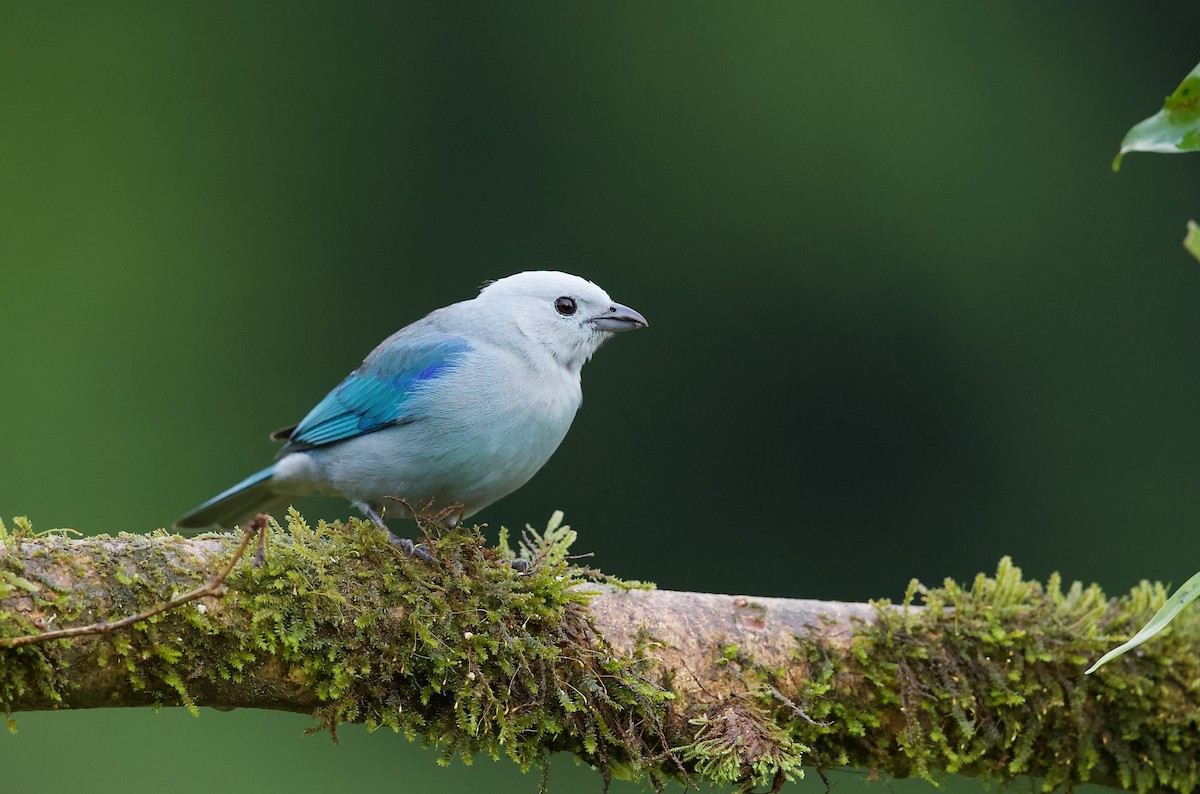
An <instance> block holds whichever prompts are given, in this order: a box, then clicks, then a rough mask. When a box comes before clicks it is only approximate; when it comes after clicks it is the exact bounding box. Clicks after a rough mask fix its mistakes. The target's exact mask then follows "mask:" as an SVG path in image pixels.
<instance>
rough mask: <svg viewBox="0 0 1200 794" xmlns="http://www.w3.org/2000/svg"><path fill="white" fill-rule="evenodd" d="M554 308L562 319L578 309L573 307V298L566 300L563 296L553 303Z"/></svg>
mask: <svg viewBox="0 0 1200 794" xmlns="http://www.w3.org/2000/svg"><path fill="white" fill-rule="evenodd" d="M554 308H555V309H557V310H558V313H559V314H561V315H562V316H563V317H570V316H571V315H572V314H574V313H575V310H576V309H578V308H579V307H578V306H576V305H575V299H574V298H568V297H566V296H565V295H564V296H563V297H561V298H559V299H558V300H556V301H555V302H554Z"/></svg>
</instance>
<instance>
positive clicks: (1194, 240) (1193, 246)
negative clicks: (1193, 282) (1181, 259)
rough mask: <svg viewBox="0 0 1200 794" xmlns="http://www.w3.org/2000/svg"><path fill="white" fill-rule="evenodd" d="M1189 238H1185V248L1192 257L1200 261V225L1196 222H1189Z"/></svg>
mask: <svg viewBox="0 0 1200 794" xmlns="http://www.w3.org/2000/svg"><path fill="white" fill-rule="evenodd" d="M1187 229H1188V230H1187V236H1186V237H1184V238H1183V247H1184V248H1186V249H1187V252H1188V253H1189V254H1191V255H1192V256H1194V257H1196V258H1197V259H1200V225H1197V224H1196V222H1195V221H1188V227H1187Z"/></svg>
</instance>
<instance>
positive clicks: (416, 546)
mask: <svg viewBox="0 0 1200 794" xmlns="http://www.w3.org/2000/svg"><path fill="white" fill-rule="evenodd" d="M384 529H385V530H387V539H388V543H390V544H392V545H393V546H395V547H396V548H398V549H400V551H402V552H404V553H405V554H407V555H408V556H409V557H415V558H417V559H418V560H420V561H421V562H427V563H431V564H432V563H434V562H437V561H436V560H435V559H434V558H433V555H432V554H430V553H429V552H428V551H427V550H426V549H425V547H424V546H422V545H421V544H420V543H413V542H412V539H411V538H401V537H398V536H396V535H393V534H392V531H391V530H390V529H387V528H386V527H384Z"/></svg>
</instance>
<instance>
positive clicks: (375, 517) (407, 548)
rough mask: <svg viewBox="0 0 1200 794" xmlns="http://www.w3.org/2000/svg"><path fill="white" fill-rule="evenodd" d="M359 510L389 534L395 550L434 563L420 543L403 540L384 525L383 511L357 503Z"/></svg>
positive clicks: (407, 539) (389, 541)
mask: <svg viewBox="0 0 1200 794" xmlns="http://www.w3.org/2000/svg"><path fill="white" fill-rule="evenodd" d="M356 505H357V507H358V509H359V510H362V511H363V514H364V515H365V516H366V517H367V518H368V519H370V521H371V523H372V524H374V525H375V526H377V527H379V528H380V529H382V530H383V531H384V532H385V533H387V540H388V543H389V544H391V545H392V546H393V547H394V548H397V549H399V550H400V551H402V552H404V553H405V554H407V555H408V556H409V557H415V558H416V559H418V560H420V561H421V562H428V563H433V562H435V560H434V559H433V555H432V554H430V553H429V552H428V551H427V550H426V549H425V547H424V546H422V545H421V544H420V543H413V542H412V540H411V539H410V538H402V537H400V536H399V535H394V534H392V530H390V529H388V525H387V524H385V523H383V515H382V512H383V511H382V510H379V509H376V508H375V507H374V506H372V505H369V504H365V503H362V502H357V503H356Z"/></svg>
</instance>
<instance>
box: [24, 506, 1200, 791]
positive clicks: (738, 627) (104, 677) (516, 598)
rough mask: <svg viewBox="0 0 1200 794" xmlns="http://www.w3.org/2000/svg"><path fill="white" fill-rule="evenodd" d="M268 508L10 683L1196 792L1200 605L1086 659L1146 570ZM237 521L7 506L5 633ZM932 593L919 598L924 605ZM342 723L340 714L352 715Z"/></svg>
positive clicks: (584, 753)
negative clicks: (248, 553)
mask: <svg viewBox="0 0 1200 794" xmlns="http://www.w3.org/2000/svg"><path fill="white" fill-rule="evenodd" d="M288 524H289V526H288V529H289V532H288V533H287V534H284V533H282V532H279V531H276V532H273V533H272V534H271V537H270V540H269V544H268V547H267V555H266V561H265V563H264V564H263V565H261V566H258V567H252V566H251V565H249V564H248V563H246V562H243V563H242V564H240V565H239V566H238V567H236V568H235V569H234V570H233V571H232V572H230V573H229V575H228V577H227V579H226V580H225V586H226V588H227V592H226V594H225V595H224V597H222V598H215V597H206V598H202V599H200V600H198V601H194V602H191V603H188V604H184V605H183V606H181V607H179V608H177V609H173V610H170V611H167V612H163V613H161V614H157V615H154V616H153V617H151V618H149V619H148V620H145V621H142V622H139V623H137V624H135V625H134V626H132V627H130V628H129V629H127V630H125V631H123V632H119V633H110V634H104V635H96V636H89V637H77V638H73V639H67V640H58V641H54V642H51V643H46V644H38V645H26V646H22V647H0V711H4V712H6V713H8V714H9V715H11V714H13V713H15V712H20V711H28V710H38V709H58V708H91V707H102V706H143V705H159V704H162V705H184V706H186V707H188V708H190V709H192V710H195V709H196V707H197V706H202V705H210V706H215V707H220V708H229V707H256V708H270V709H282V710H287V711H298V712H308V713H312V714H313V715H314V716H315V718H316V721H317V722H316V724H317V726H319V727H323V728H327V729H329V730H330V731H334V732H335V731H336V728H337V726H338V725H339V724H341V723H344V722H360V723H366V724H367V725H369V726H387V727H390V728H392V729H394V730H397V731H404V732H405V733H407V734H408V735H409V736H410V737H415V736H420V737H422V739H423V741H425V742H426V743H427V744H430V745H435V746H437V747H439V748H441V750H442V751H443V753H444V756H445V757H446V758H449V757H452V756H454V755H456V754H461V755H462V756H463V757H467V758H469V757H470V756H471V755H473V754H476V753H480V752H483V753H489V754H491V755H493V756H499V755H501V754H503V755H507V756H509V757H510V758H512V759H513V760H514V761H516V762H517V763H519V764H521V765H522V766H523V767H526V768H528V767H529V766H532V765H541V764H544V763H545V762H546V759H547V758H548V756H549V754H550V753H551V752H555V751H559V750H566V751H569V752H573V753H575V754H577V755H578V756H579V757H581V758H583V759H585V760H586V761H588V762H589V763H591V764H593V765H595V766H596V767H597V768H598V769H600V770H601V773H602V774H604V775H605V776H606V777H607V776H614V775H615V776H619V777H622V778H649V779H650V780H651V781H653V782H654V783H656V784H661V783H662V782H664V781H666V780H668V779H683V780H687V781H690V782H693V783H699V782H702V781H711V782H719V783H727V784H735V785H738V786H741V787H749V786H752V785H759V786H771V787H773V788H776V787H778V786H780V785H782V784H783V783H784V781H786V780H789V779H794V778H796V777H799V776H800V774H801V772H800V767H801V765H802V764H803V765H811V766H816V767H818V768H832V767H838V766H854V767H861V768H867V769H870V770H872V771H874V772H877V773H880V774H885V775H893V776H907V775H922V776H925V777H936V776H938V775H941V774H944V773H948V772H954V773H960V774H968V775H982V776H985V777H987V778H990V779H999V780H1009V779H1012V778H1014V777H1016V776H1019V775H1034V776H1039V777H1042V778H1044V783H1045V785H1046V786H1047V787H1048V788H1049V787H1054V786H1057V785H1065V786H1066V787H1068V788H1070V787H1071V786H1072V785H1074V784H1076V783H1079V782H1094V783H1101V784H1106V785H1111V786H1118V787H1121V788H1126V789H1129V790H1136V791H1149V790H1170V791H1180V792H1190V791H1192V790H1193V789H1194V788H1196V786H1197V783H1198V782H1200V766H1198V764H1200V761H1198V760H1197V759H1200V727H1198V726H1200V664H1198V663H1197V654H1196V652H1195V647H1196V642H1197V640H1198V639H1200V624H1198V622H1197V620H1196V618H1195V617H1194V616H1191V615H1184V616H1181V619H1180V620H1179V621H1177V624H1173V625H1172V626H1171V628H1170V629H1169V630H1168V631H1166V632H1164V635H1163V636H1162V637H1160V638H1158V639H1156V641H1155V642H1154V643H1153V644H1152V646H1150V647H1149V648H1143V649H1140V652H1139V653H1136V654H1131V655H1130V656H1129V657H1128V658H1125V659H1121V660H1119V661H1118V662H1117V663H1114V664H1113V665H1110V666H1109V667H1106V668H1104V669H1103V670H1101V671H1100V672H1099V673H1098V674H1097V675H1095V676H1090V677H1085V676H1084V675H1083V670H1084V668H1085V667H1086V666H1087V663H1088V662H1090V661H1091V660H1093V659H1094V658H1095V657H1096V656H1097V655H1098V654H1099V653H1101V652H1103V650H1104V649H1106V648H1107V647H1108V646H1109V645H1111V643H1112V642H1113V640H1114V639H1119V638H1121V637H1123V636H1125V635H1127V634H1128V633H1130V632H1132V631H1134V630H1136V628H1137V627H1138V626H1139V625H1141V624H1142V623H1143V622H1145V620H1146V619H1147V618H1148V617H1149V616H1150V615H1151V614H1153V612H1154V611H1155V609H1156V608H1157V607H1158V606H1159V605H1160V604H1161V603H1162V601H1163V599H1164V597H1165V592H1164V590H1163V588H1162V587H1161V586H1158V585H1149V584H1143V585H1142V586H1140V587H1138V588H1136V589H1135V590H1134V591H1133V592H1132V593H1130V594H1129V595H1128V596H1125V597H1122V598H1116V599H1111V600H1109V599H1106V598H1105V597H1104V595H1103V594H1102V593H1101V592H1100V591H1099V589H1098V588H1096V587H1094V586H1093V587H1088V588H1084V587H1082V586H1080V585H1078V584H1075V585H1072V586H1070V587H1069V588H1066V589H1064V588H1063V587H1062V585H1061V583H1060V581H1059V580H1058V578H1057V577H1052V578H1051V580H1050V581H1049V582H1047V583H1046V584H1045V585H1041V584H1039V583H1037V582H1032V581H1027V580H1023V579H1022V578H1021V575H1020V571H1019V570H1018V569H1016V568H1014V567H1013V566H1012V565H1011V564H1010V563H1009V562H1008V561H1007V560H1005V561H1002V562H1001V564H1000V567H999V569H998V571H997V574H996V575H995V576H994V577H985V576H982V575H981V576H979V577H978V578H977V579H976V580H975V582H974V583H973V584H972V585H971V586H970V587H961V586H958V585H955V584H953V583H949V582H948V583H946V584H945V585H944V586H943V587H940V588H936V589H927V588H924V587H921V586H919V585H916V584H914V585H913V587H912V588H911V589H910V593H909V602H910V605H900V606H892V605H890V604H887V603H872V604H845V603H838V602H822V601H804V600H792V599H768V598H746V597H734V596H723V595H713V594H704V593H678V592H669V591H655V590H643V589H624V588H622V587H621V586H620V585H619V584H612V583H605V584H597V583H596V582H595V581H594V572H585V569H581V568H578V567H575V566H573V565H572V563H571V560H570V559H569V558H568V557H567V555H566V552H567V549H566V545H567V543H566V542H564V538H566V537H567V536H566V534H565V532H566V528H558V527H556V526H554V525H553V524H552V526H551V527H550V528H549V531H547V532H546V533H544V534H538V533H531V534H530V535H529V536H528V537H530V538H531V539H532V541H531V542H532V543H533V544H534V546H535V548H533V549H531V551H530V553H529V556H530V557H533V558H536V559H537V564H536V565H535V566H534V567H533V569H532V570H531V572H529V573H528V574H524V573H519V572H518V571H516V570H514V569H513V568H512V567H511V566H509V565H507V564H505V563H504V562H503V561H502V560H501V559H499V555H498V554H497V552H496V550H495V549H492V548H488V547H487V546H486V545H485V544H484V543H483V539H482V537H481V536H480V535H479V533H478V531H476V530H463V531H455V532H452V533H448V534H445V535H443V536H441V537H435V538H431V539H430V540H429V542H428V548H430V550H431V551H432V552H433V554H434V556H435V557H436V558H437V564H436V565H426V564H424V563H421V562H419V561H415V560H412V559H409V558H406V557H404V556H403V555H399V554H396V553H394V551H393V550H392V548H391V547H390V546H389V545H388V544H387V542H386V540H385V539H384V537H383V536H382V533H381V532H379V531H378V530H377V529H375V528H374V527H372V526H371V525H370V524H365V523H363V522H360V521H357V520H351V521H349V522H348V523H346V524H342V523H338V524H329V525H327V524H325V523H320V524H317V525H316V526H310V525H308V524H306V523H305V522H304V521H303V520H302V519H301V518H300V517H299V516H298V515H296V514H294V513H293V514H292V515H291V516H290V518H289V521H288ZM241 538H242V536H241V535H222V536H206V537H202V538H199V539H195V540H185V539H182V538H179V537H173V536H169V535H166V534H163V533H159V534H155V535H150V536H144V535H120V536H118V537H116V538H111V537H95V538H86V539H70V538H66V537H63V536H61V535H57V534H45V535H41V536H37V535H34V534H33V533H32V530H31V529H30V528H29V527H28V526H27V524H22V525H21V528H20V529H19V530H18V531H16V532H12V531H8V530H6V529H4V527H3V525H2V524H0V638H5V637H16V636H20V635H25V634H29V633H35V632H39V631H45V630H48V629H52V628H61V627H62V626H64V625H78V624H86V623H94V622H97V621H100V620H110V621H111V620H115V619H118V618H121V617H123V616H125V615H131V614H135V613H137V612H140V611H142V610H145V609H146V608H147V607H149V606H152V605H153V604H155V603H159V602H163V601H167V600H169V599H171V598H172V597H176V596H178V595H179V594H180V593H185V592H187V591H190V590H193V589H195V588H196V587H198V586H201V585H202V584H203V583H204V582H205V581H208V580H209V579H210V578H211V577H212V575H213V572H214V571H216V570H219V569H220V568H221V565H222V562H223V561H225V560H227V559H228V558H229V555H230V554H231V552H232V551H233V549H234V547H235V546H236V545H237V543H238V541H239V540H241ZM916 602H923V603H924V606H923V607H920V606H915V605H913V604H915V603H916ZM335 735H336V734H335Z"/></svg>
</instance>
